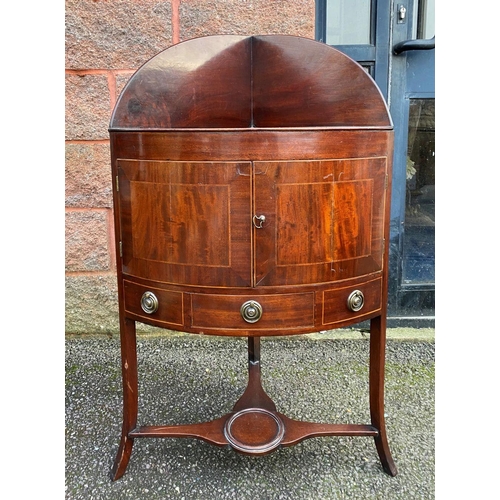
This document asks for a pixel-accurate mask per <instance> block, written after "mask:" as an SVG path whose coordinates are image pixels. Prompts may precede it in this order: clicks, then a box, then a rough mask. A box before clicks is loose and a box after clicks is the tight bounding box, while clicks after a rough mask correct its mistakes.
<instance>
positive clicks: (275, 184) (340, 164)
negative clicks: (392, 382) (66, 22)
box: [110, 35, 396, 479]
mask: <svg viewBox="0 0 500 500" xmlns="http://www.w3.org/2000/svg"><path fill="white" fill-rule="evenodd" d="M110 139H111V161H112V172H113V186H114V189H113V195H114V214H115V233H116V247H117V263H118V265H117V267H118V269H117V273H118V295H119V311H120V339H121V353H122V374H123V398H124V412H123V429H122V436H121V442H120V446H119V450H118V454H117V456H116V460H115V463H114V466H113V469H112V477H113V479H117V478H119V477H121V476H122V475H123V474H124V472H125V469H126V467H127V464H128V462H129V459H130V455H131V452H132V445H133V443H134V440H135V439H136V438H142V437H192V438H198V439H202V440H204V441H207V442H209V443H212V444H214V445H218V446H231V447H232V448H234V449H235V450H237V451H239V452H241V453H246V454H250V455H264V454H267V453H270V452H271V451H273V450H275V449H276V448H278V447H280V446H291V445H294V444H297V443H299V442H300V441H302V440H304V439H306V438H312V437H318V436H346V435H347V436H373V437H374V439H375V444H376V448H377V451H378V454H379V457H380V460H381V463H382V465H383V468H384V470H385V471H386V472H387V473H389V474H390V475H395V474H396V467H395V465H394V462H393V460H392V457H391V454H390V450H389V447H388V442H387V436H386V429H385V422H384V366H385V343H386V339H385V329H386V302H387V262H388V256H387V254H388V245H386V241H387V240H388V234H389V233H388V230H389V201H390V186H391V165H392V153H393V126H392V121H391V118H390V115H389V112H388V110H387V106H386V104H385V102H384V99H383V97H382V95H381V93H380V91H379V89H378V88H377V86H376V85H375V83H374V81H373V80H372V78H371V77H370V76H369V75H368V74H367V73H366V71H365V70H364V69H363V68H362V67H361V66H360V65H358V64H357V63H356V62H354V61H353V60H351V59H350V58H348V57H347V56H345V55H344V54H342V53H341V52H339V51H337V50H336V49H333V48H331V47H329V46H327V45H325V44H322V43H319V42H316V41H313V40H309V39H305V38H299V37H294V36H286V35H266V36H233V35H221V36H209V37H203V38H197V39H193V40H189V41H187V42H183V43H180V44H177V45H174V46H172V47H170V48H168V49H166V50H164V51H163V52H161V53H159V54H158V55H156V56H155V57H153V58H152V59H151V60H149V61H148V62H147V63H146V64H144V65H143V66H142V67H141V68H140V69H139V70H138V71H137V72H136V73H135V74H134V75H133V76H132V77H131V79H130V80H129V82H128V83H127V85H126V86H125V88H124V89H123V91H122V93H121V95H120V98H119V100H118V102H117V104H116V107H115V109H114V112H113V116H112V119H111V124H110ZM365 320H370V356H369V364H370V367H369V386H370V414H371V422H370V423H369V424H366V425H361V424H334V423H313V422H302V421H298V420H293V419H290V418H288V417H286V416H285V415H283V414H281V413H280V412H279V411H277V409H276V406H275V404H274V403H273V401H272V400H271V399H270V398H269V396H268V395H267V394H266V393H265V392H264V390H263V388H262V385H261V379H260V360H259V357H260V337H263V336H276V335H294V334H304V333H312V332H317V331H320V330H328V329H334V328H338V327H344V326H347V325H350V324H354V323H358V322H361V321H365ZM136 321H139V322H142V323H146V324H149V325H154V326H158V327H164V328H168V329H171V330H180V331H183V332H190V333H198V334H210V335H229V336H244V337H248V357H249V381H248V387H247V389H246V390H245V392H244V393H243V395H242V397H241V398H240V399H239V400H238V401H237V402H236V404H235V406H234V408H233V410H232V411H231V412H230V413H229V414H227V415H224V416H222V417H220V418H219V419H216V420H214V421H210V422H205V423H199V424H189V425H159V426H158V425H146V426H142V425H138V424H137V415H138V374H137V353H136V330H135V323H136Z"/></svg>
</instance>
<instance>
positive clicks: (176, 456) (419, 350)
mask: <svg viewBox="0 0 500 500" xmlns="http://www.w3.org/2000/svg"><path fill="white" fill-rule="evenodd" d="M368 347H369V341H368V339H367V338H365V339H348V340H344V339H324V340H318V339H317V338H315V339H313V340H311V339H309V338H308V337H286V338H279V339H272V338H271V339H262V345H261V362H262V380H263V386H264V388H265V389H266V391H267V392H268V394H269V395H270V396H271V398H272V399H273V400H274V402H275V403H276V406H277V409H278V411H280V412H282V413H284V414H285V415H287V416H289V417H292V418H299V419H305V420H316V421H327V422H339V423H369V421H370V419H369V407H368V379H367V376H368V364H367V360H368V353H369V350H368ZM138 357H139V381H140V382H139V383H140V388H139V396H140V400H139V419H138V422H139V424H141V425H161V424H173V423H192V422H201V421H206V420H210V419H214V418H217V417H219V416H221V415H223V414H225V413H227V412H228V411H230V410H231V408H232V406H233V404H234V403H235V402H236V400H237V399H238V398H239V396H240V395H241V393H242V391H243V390H244V388H245V386H246V380H247V372H246V369H247V354H246V339H239V338H223V337H210V338H207V337H198V336H188V335H186V336H145V337H143V338H139V341H138ZM65 387H66V430H65V432H66V441H65V446H66V470H65V472H66V485H65V489H66V492H65V495H66V499H71V500H77V499H86V500H88V499H90V500H92V499H93V500H113V499H120V500H122V499H128V498H131V499H134V500H141V499H148V500H149V499H151V500H153V499H170V498H172V499H179V500H181V499H185V500H196V499H200V500H207V499H216V500H219V499H238V500H243V499H256V498H258V499H259V500H261V499H262V500H264V499H294V500H295V499H298V500H302V499H304V500H309V499H311V500H318V499H359V500H366V499H381V500H382V499H383V500H391V499H402V500H411V499H425V500H429V499H433V498H434V487H435V477H434V466H435V461H434V342H433V340H432V339H431V340H418V341H412V340H389V341H388V346H387V364H386V398H385V401H386V424H387V432H388V439H389V444H390V447H391V451H392V455H393V458H394V461H395V463H396V465H397V467H398V471H399V473H398V475H397V476H396V477H390V476H388V475H387V474H385V473H384V472H383V470H382V468H381V465H380V462H379V459H378V455H377V453H376V450H375V445H374V442H373V439H372V438H367V437H326V438H315V439H309V440H306V441H304V442H302V443H300V444H299V445H297V446H294V447H290V448H282V449H278V450H277V451H276V452H274V453H272V454H271V455H267V456H264V457H249V456H245V455H241V454H238V453H236V452H234V451H233V450H231V449H226V448H217V447H214V446H211V445H209V444H207V443H204V442H202V441H198V440H194V439H136V441H135V444H134V449H133V452H132V457H131V459H130V462H129V465H128V468H127V471H126V473H125V475H124V476H123V477H122V478H121V479H119V480H117V481H115V482H112V481H111V480H110V475H109V473H110V469H111V466H112V463H113V460H114V455H115V453H116V451H117V448H118V443H119V438H120V430H121V412H122V407H121V404H122V394H121V391H122V388H121V372H120V344H119V339H118V338H117V337H112V338H107V337H68V338H67V339H66V385H65Z"/></svg>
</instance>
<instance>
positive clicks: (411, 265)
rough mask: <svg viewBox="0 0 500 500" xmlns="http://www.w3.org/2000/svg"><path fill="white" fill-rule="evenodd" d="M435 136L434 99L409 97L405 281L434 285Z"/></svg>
mask: <svg viewBox="0 0 500 500" xmlns="http://www.w3.org/2000/svg"><path fill="white" fill-rule="evenodd" d="M434 137H435V113H434V99H410V118H409V126H408V154H407V158H406V209H405V230H404V245H403V283H404V284H433V283H434V279H435V272H434V246H435V245H434V241H435V239H434V226H435V215H434V214H435V209H434V207H435V191H434V183H435V169H434V165H435V139H434Z"/></svg>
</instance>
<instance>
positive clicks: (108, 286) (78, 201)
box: [65, 0, 315, 333]
mask: <svg viewBox="0 0 500 500" xmlns="http://www.w3.org/2000/svg"><path fill="white" fill-rule="evenodd" d="M314 7H315V1H314V0H294V1H281V0H280V1H275V0H219V1H216V0H169V1H160V0H66V11H65V12H66V13H65V16H66V332H67V333H116V332H117V331H118V304H117V290H116V274H115V272H116V259H115V248H114V239H113V230H114V228H113V214H112V191H111V186H112V183H111V171H110V161H109V140H108V138H109V136H108V125H109V120H110V116H111V112H112V110H113V107H114V105H115V102H116V99H117V96H118V94H119V92H120V89H122V88H123V86H124V85H125V83H126V82H127V80H128V78H129V77H130V75H131V74H132V73H133V72H134V71H135V70H136V69H137V68H138V67H139V66H140V65H142V64H143V63H144V62H146V61H147V60H148V59H149V58H151V57H152V56H154V55H155V54H156V53H158V52H160V51H161V50H163V49H165V48H167V47H169V46H170V45H172V44H174V43H178V42H180V41H183V40H187V39H190V38H194V37H198V36H205V35H212V34H242V35H252V34H269V33H283V34H291V35H299V36H305V37H309V38H314Z"/></svg>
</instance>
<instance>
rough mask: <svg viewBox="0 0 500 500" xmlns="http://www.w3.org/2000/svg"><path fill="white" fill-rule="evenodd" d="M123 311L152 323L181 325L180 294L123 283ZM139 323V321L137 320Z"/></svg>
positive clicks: (127, 282)
mask: <svg viewBox="0 0 500 500" xmlns="http://www.w3.org/2000/svg"><path fill="white" fill-rule="evenodd" d="M123 288H124V295H125V311H126V312H127V313H131V314H132V315H134V316H140V317H141V318H144V321H145V322H146V323H147V322H148V320H149V321H152V322H155V323H156V322H159V323H166V324H168V325H176V326H182V325H183V317H184V314H183V307H182V295H183V294H182V292H172V291H169V290H162V289H160V288H153V287H145V286H143V285H137V284H136V283H132V282H130V281H124V286H123ZM139 321H141V320H139Z"/></svg>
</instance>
